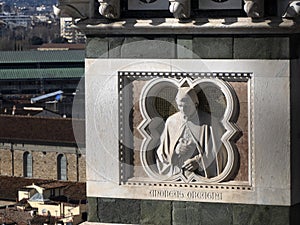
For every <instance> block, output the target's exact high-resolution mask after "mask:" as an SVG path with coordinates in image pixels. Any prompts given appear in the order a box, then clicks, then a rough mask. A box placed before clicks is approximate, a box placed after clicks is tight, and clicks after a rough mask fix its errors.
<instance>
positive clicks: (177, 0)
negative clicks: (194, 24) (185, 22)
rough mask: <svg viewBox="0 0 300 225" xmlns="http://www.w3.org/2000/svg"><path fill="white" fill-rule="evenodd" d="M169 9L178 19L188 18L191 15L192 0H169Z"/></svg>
mask: <svg viewBox="0 0 300 225" xmlns="http://www.w3.org/2000/svg"><path fill="white" fill-rule="evenodd" d="M169 2H170V7H169V10H170V12H171V13H173V15H174V17H175V18H176V19H187V18H189V17H190V15H191V1H190V0H169Z"/></svg>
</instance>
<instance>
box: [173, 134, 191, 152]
mask: <svg viewBox="0 0 300 225" xmlns="http://www.w3.org/2000/svg"><path fill="white" fill-rule="evenodd" d="M191 143H192V142H191V140H187V139H185V138H180V139H179V143H178V145H177V146H176V149H175V152H176V154H177V155H179V156H182V155H185V154H187V153H189V152H193V150H194V146H192V145H191Z"/></svg>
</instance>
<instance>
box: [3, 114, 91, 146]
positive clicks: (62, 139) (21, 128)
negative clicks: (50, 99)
mask: <svg viewBox="0 0 300 225" xmlns="http://www.w3.org/2000/svg"><path fill="white" fill-rule="evenodd" d="M73 124H74V125H75V126H76V129H77V130H78V131H79V132H76V139H75V136H74V133H73ZM0 127H5V129H0V141H9V142H29V143H45V144H47V143H49V144H51V143H56V144H66V145H76V143H78V144H80V145H83V144H84V139H85V122H84V120H78V119H76V120H75V119H74V120H73V121H72V119H70V118H42V117H30V116H11V115H0ZM76 141H77V142H76Z"/></svg>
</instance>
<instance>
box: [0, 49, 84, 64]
mask: <svg viewBox="0 0 300 225" xmlns="http://www.w3.org/2000/svg"><path fill="white" fill-rule="evenodd" d="M84 58H85V51H84V50H72V51H69V50H61V51H55V50H53V51H2V52H1V53H0V64H3V63H35V62H40V63H45V62H48V63H49V62H52V63H54V62H84Z"/></svg>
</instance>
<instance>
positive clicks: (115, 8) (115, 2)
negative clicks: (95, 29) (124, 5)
mask: <svg viewBox="0 0 300 225" xmlns="http://www.w3.org/2000/svg"><path fill="white" fill-rule="evenodd" d="M98 2H99V3H100V6H99V13H100V14H101V15H102V16H104V17H106V18H108V19H117V18H119V17H120V1H119V0H98Z"/></svg>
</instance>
